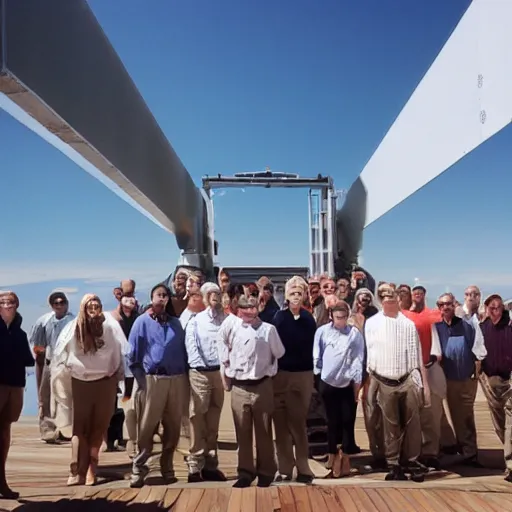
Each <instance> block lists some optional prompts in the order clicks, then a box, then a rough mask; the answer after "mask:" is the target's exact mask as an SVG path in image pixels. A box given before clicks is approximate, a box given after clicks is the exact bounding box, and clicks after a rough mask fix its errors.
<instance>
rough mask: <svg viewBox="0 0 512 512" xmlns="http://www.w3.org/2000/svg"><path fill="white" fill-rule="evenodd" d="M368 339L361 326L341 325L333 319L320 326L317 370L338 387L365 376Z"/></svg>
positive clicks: (316, 345)
mask: <svg viewBox="0 0 512 512" xmlns="http://www.w3.org/2000/svg"><path fill="white" fill-rule="evenodd" d="M363 361H364V339H363V335H362V334H361V333H360V332H359V330H358V329H357V327H352V326H347V327H346V328H345V329H337V328H336V327H334V326H333V324H332V322H329V323H328V324H326V325H323V326H322V327H320V328H319V329H318V330H317V331H316V334H315V343H314V347H313V365H314V369H313V371H314V373H315V374H317V375H318V374H320V378H321V379H322V380H323V381H324V382H325V383H327V384H329V385H330V386H333V387H335V388H346V387H347V386H349V385H350V384H351V382H355V383H356V384H361V382H362V380H363Z"/></svg>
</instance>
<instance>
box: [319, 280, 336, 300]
mask: <svg viewBox="0 0 512 512" xmlns="http://www.w3.org/2000/svg"><path fill="white" fill-rule="evenodd" d="M335 291H336V285H335V284H334V281H333V280H332V279H326V280H325V281H322V284H321V293H322V295H323V296H324V297H326V296H327V295H333V294H334V292H335Z"/></svg>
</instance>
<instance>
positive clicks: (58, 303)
mask: <svg viewBox="0 0 512 512" xmlns="http://www.w3.org/2000/svg"><path fill="white" fill-rule="evenodd" d="M65 304H67V302H66V301H65V300H56V301H55V302H54V303H53V304H52V306H64V305H65Z"/></svg>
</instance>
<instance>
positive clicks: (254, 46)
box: [0, 0, 512, 413]
mask: <svg viewBox="0 0 512 512" xmlns="http://www.w3.org/2000/svg"><path fill="white" fill-rule="evenodd" d="M89 3H90V5H91V7H92V9H93V11H94V13H95V14H96V16H97V18H98V20H99V22H100V23H101V25H102V26H103V28H104V30H105V32H106V34H107V36H108V37H109V39H110V41H111V42H112V44H113V45H114V47H115V49H116V50H117V52H118V53H119V55H120V56H121V59H122V60H123V62H124V64H125V66H126V68H127V69H128V71H129V72H130V74H131V75H132V77H133V79H134V81H135V83H136V84H137V86H138V87H139V89H140V91H141V93H142V95H143V96H144V98H145V100H146V101H147V103H148V105H149V107H150V108H151V110H152V111H153V113H154V115H155V116H156V118H157V120H158V122H159V123H160V125H161V127H162V129H163V130H164V132H165V134H166V135H167V137H168V138H169V140H170V141H171V144H172V145H173V147H174V149H175V150H176V152H177V153H178V155H179V156H180V158H181V160H182V161H183V163H184V164H185V166H186V167H187V169H188V170H189V172H190V173H191V175H192V177H193V178H194V180H196V181H197V182H198V183H199V180H200V178H201V176H202V175H204V174H216V173H219V172H220V173H225V174H231V173H234V172H241V171H253V170H261V169H264V167H265V166H267V165H268V166H270V167H271V168H272V169H273V170H276V171H277V170H279V171H286V172H294V173H299V174H301V175H316V174H317V173H319V172H320V173H323V174H325V175H331V176H333V177H334V180H335V183H336V185H337V187H339V188H345V187H349V186H350V184H351V183H352V181H353V180H354V179H355V178H356V176H357V175H358V174H359V173H360V171H361V170H362V169H363V167H364V165H365V163H366V162H367V161H368V159H369V158H370V156H371V155H372V153H373V151H374V150H375V149H376V148H377V146H378V144H379V142H380V141H381V139H382V137H383V136H384V134H385V133H386V131H387V129H388V128H389V127H390V125H391V124H392V122H393V120H394V119H395V117H396V116H397V114H398V113H399V111H400V110H401V108H402V107H403V105H404V104H405V103H406V101H407V99H408V98H409V96H410V95H411V93H412V91H413V90H414V88H415V87H416V85H417V84H418V82H419V81H420V80H421V77H422V76H423V74H424V73H425V71H426V70H427V69H428V67H429V66H430V64H431V63H432V61H433V60H434V58H435V57H436V55H437V53H438V52H439V50H440V49H441V48H442V46H443V44H444V43H445V42H446V40H447V38H448V37H449V35H450V33H451V31H452V30H453V29H454V27H455V25H456V24H457V22H458V20H459V19H460V17H461V16H462V14H463V13H464V11H465V10H466V8H467V7H468V5H469V3H470V2H469V0H450V2H443V1H441V0H436V1H431V2H411V1H410V0H394V1H393V2H382V1H381V0H361V1H359V2H354V1H351V0H323V1H322V2H311V1H309V0H308V1H306V0H280V1H279V2H275V1H274V0H261V1H260V2H239V1H238V0H218V1H217V2H211V1H210V0H196V1H194V2H168V1H166V0H154V1H152V2H141V1H140V0H139V1H137V0H111V1H109V2H105V1H103V0H90V2H89ZM390 5H392V7H390ZM511 147H512V140H511V131H510V127H509V128H508V129H505V130H504V131H503V132H501V133H500V134H498V135H497V136H495V137H494V138H493V139H491V140H490V141H488V142H487V143H485V144H484V145H483V146H481V147H480V148H478V149H477V150H476V151H474V152H473V153H472V154H470V155H469V156H468V157H466V158H465V159H464V160H462V161H460V162H459V163H458V164H456V165H455V166H454V167H453V168H452V169H450V170H449V171H448V172H446V173H445V174H443V175H442V176H441V177H439V178H438V179H437V180H435V181H434V182H432V183H430V184H429V185H427V186H426V187H425V188H423V189H422V190H420V191H419V192H418V193H416V194H415V195H414V196H413V197H411V198H409V199H408V200H406V201H405V202H404V203H403V204H401V205H400V206H399V207H397V208H396V209H394V210H393V211H391V212H390V213H389V214H387V215H386V216H385V217H383V218H382V219H380V220H379V221H377V222H375V223H374V224H372V225H371V226H370V227H369V228H368V230H367V231H366V233H365V239H364V264H365V266H367V268H369V269H370V270H371V271H372V272H373V273H374V275H375V277H376V278H377V279H378V280H380V279H387V280H393V281H396V282H412V281H413V279H414V278H419V280H420V282H423V283H425V284H426V286H427V287H428V288H429V290H430V294H431V296H435V295H437V294H439V293H440V292H442V291H444V290H445V289H446V288H447V287H448V288H450V289H451V290H452V291H454V292H455V293H456V294H458V295H461V292H462V290H463V287H464V285H466V284H469V283H472V282H475V283H477V284H480V285H481V287H482V289H483V290H484V293H485V292H491V291H499V292H502V293H504V294H505V295H508V294H509V289H510V286H511V285H512V271H511V270H510V269H509V262H508V250H509V249H510V241H507V240H508V237H504V236H503V233H504V232H505V231H504V230H505V229H506V219H507V218H508V213H511V212H512V205H511V203H510V201H509V200H508V195H509V190H508V185H509V183H510V178H509V176H510V174H509V166H510V161H511V152H512V150H511V149H510V148H511ZM0 153H1V156H2V165H1V167H0V172H1V173H2V178H3V179H2V209H3V211H4V217H3V222H1V223H0V237H1V238H2V240H3V241H4V245H3V246H4V250H3V251H2V252H1V253H0V288H6V287H9V288H13V289H15V290H16V291H18V292H19V294H20V297H21V299H22V300H21V312H22V314H23V315H24V317H25V319H26V322H25V324H26V325H25V326H26V327H27V328H28V327H30V325H31V323H32V322H33V321H34V320H35V318H36V317H37V316H38V315H39V314H41V313H42V312H44V311H45V310H46V297H47V296H48V294H49V292H51V291H52V290H53V289H55V288H57V287H65V288H67V289H68V291H69V292H70V297H71V300H72V306H73V308H74V309H76V305H77V303H78V300H79V297H80V296H81V294H83V293H85V292H86V291H95V292H97V293H99V294H100V295H101V296H102V297H103V298H104V299H105V302H106V303H107V307H111V306H113V302H112V300H111V299H112V295H111V289H112V287H113V286H114V285H115V284H116V283H117V282H118V281H119V280H120V279H121V278H124V277H134V278H135V279H136V280H137V281H138V283H139V286H138V288H139V290H140V295H141V297H142V298H145V294H146V292H147V289H148V288H149V287H150V286H151V285H152V284H153V283H154V282H156V281H157V280H159V279H161V278H162V277H164V276H166V275H167V274H168V273H169V272H170V271H171V270H172V268H173V267H174V266H175V264H176V260H177V258H178V250H177V248H176V244H175V241H174V239H173V237H172V236H171V235H169V234H168V233H166V232H165V231H163V230H162V229H160V228H159V227H157V226H156V225H154V224H153V223H152V222H151V221H150V220H148V219H147V218H145V217H144V216H143V215H141V214H140V213H139V212H137V211H136V210H134V209H133V208H132V207H131V206H129V205H128V204H126V203H125V202H124V201H122V200H121V199H120V198H118V197H117V196H116V195H114V194H113V193H112V192H111V191H110V190H108V189H107V188H106V187H105V186H104V185H102V184H101V183H100V182H98V181H97V180H95V179H94V178H93V177H91V176H90V175H89V174H87V173H85V172H84V171H83V170H81V169H80V168H79V167H78V166H77V165H76V164H74V163H73V162H71V161H70V160H69V159H68V158H67V157H66V156H65V155H63V154H62V153H60V152H59V151H57V150H56V149H55V148H53V147H52V146H50V145H49V144H47V143H46V142H45V141H43V140H42V139H40V138H39V137H38V136H36V135H35V134H34V133H32V132H30V131H29V130H28V129H27V128H25V127H24V126H22V125H21V124H19V123H18V122H16V121H15V120H14V119H12V118H11V117H10V116H9V115H8V114H6V113H5V112H3V111H2V110H0ZM489 180H492V181H489ZM482 185H483V186H482ZM507 204H508V205H509V206H507ZM215 207H216V230H217V233H216V234H217V239H218V241H219V247H220V260H221V263H222V264H225V265H236V264H238V265H244V264H246V265H281V264H290V265H307V263H308V232H307V192H306V191H305V190H303V191H288V190H270V191H268V190H258V189H248V190H246V192H241V191H237V190H229V191H227V193H226V194H225V195H223V196H222V197H218V199H217V200H216V203H215ZM491 212H492V214H491ZM261 237H264V238H263V239H264V240H265V241H266V244H267V245H265V248H264V250H262V245H261V240H262V238H261ZM490 248H493V249H494V250H495V251H496V252H493V253H492V257H491V258H490V257H489V249H490ZM31 393H32V392H31V391H30V390H29V391H28V394H31ZM25 410H26V412H29V413H30V412H34V402H33V401H30V400H29V403H28V404H27V407H26V409H25Z"/></svg>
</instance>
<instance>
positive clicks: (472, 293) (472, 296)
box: [464, 286, 482, 311]
mask: <svg viewBox="0 0 512 512" xmlns="http://www.w3.org/2000/svg"><path fill="white" fill-rule="evenodd" d="M481 297H482V296H481V294H480V290H479V289H478V288H477V287H476V286H468V287H467V288H466V291H465V292H464V302H465V303H466V306H467V307H468V309H469V310H470V311H473V310H474V309H476V308H477V307H478V306H479V305H480V300H481Z"/></svg>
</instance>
